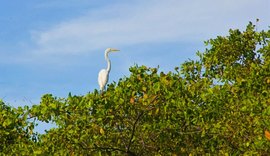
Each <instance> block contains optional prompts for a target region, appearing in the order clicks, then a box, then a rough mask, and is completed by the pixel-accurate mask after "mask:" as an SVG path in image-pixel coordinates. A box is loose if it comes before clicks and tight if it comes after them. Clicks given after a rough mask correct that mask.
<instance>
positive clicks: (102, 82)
mask: <svg viewBox="0 0 270 156" xmlns="http://www.w3.org/2000/svg"><path fill="white" fill-rule="evenodd" d="M116 51H119V50H118V49H114V48H107V49H106V50H105V60H106V61H107V69H102V70H100V72H99V73H98V84H99V89H100V90H101V91H103V90H104V88H105V86H106V84H107V82H108V79H109V73H110V70H111V61H110V59H109V57H108V54H109V52H116Z"/></svg>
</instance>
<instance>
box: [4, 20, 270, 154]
mask: <svg viewBox="0 0 270 156" xmlns="http://www.w3.org/2000/svg"><path fill="white" fill-rule="evenodd" d="M255 27H256V26H255V25H253V24H252V23H249V24H248V25H247V27H246V29H245V30H244V31H240V30H238V29H236V30H230V31H229V35H228V36H217V37H216V38H215V39H210V40H208V41H206V42H205V44H206V49H205V51H204V52H198V53H197V55H198V57H199V59H198V60H187V61H186V62H184V63H183V64H181V65H180V67H176V68H175V69H174V71H171V72H168V73H164V72H162V71H159V69H158V68H150V67H146V66H133V67H130V69H129V70H130V76H128V77H124V78H121V79H120V80H119V81H118V82H113V83H111V84H109V85H108V86H107V90H106V91H105V92H103V93H102V94H101V93H99V91H98V90H94V91H93V92H89V93H88V94H86V95H80V96H78V95H72V94H69V95H68V97H67V98H61V97H55V96H53V95H52V94H46V95H43V96H42V98H41V102H40V104H36V105H33V106H31V107H27V106H25V107H18V108H13V107H11V106H8V105H7V104H5V103H4V102H3V101H0V107H1V110H0V111H1V112H0V141H1V144H0V152H1V153H3V154H18V153H20V154H22V155H29V154H31V155H130V156H135V155H197V154H202V155H207V154H215V155H253V154H254V155H267V154H269V153H270V44H269V43H270V30H268V31H260V32H258V31H256V28H255ZM36 121H43V122H53V123H54V124H56V125H57V127H56V128H52V129H50V130H48V131H46V133H45V134H38V133H37V132H33V129H34V127H36V126H37V124H36Z"/></svg>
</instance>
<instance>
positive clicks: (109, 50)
mask: <svg viewBox="0 0 270 156" xmlns="http://www.w3.org/2000/svg"><path fill="white" fill-rule="evenodd" d="M116 51H120V50H118V49H115V48H107V49H106V50H105V52H106V53H109V52H116Z"/></svg>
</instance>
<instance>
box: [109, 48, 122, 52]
mask: <svg viewBox="0 0 270 156" xmlns="http://www.w3.org/2000/svg"><path fill="white" fill-rule="evenodd" d="M111 51H120V50H118V49H114V48H111Z"/></svg>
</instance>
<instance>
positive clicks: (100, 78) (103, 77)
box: [98, 69, 109, 90]
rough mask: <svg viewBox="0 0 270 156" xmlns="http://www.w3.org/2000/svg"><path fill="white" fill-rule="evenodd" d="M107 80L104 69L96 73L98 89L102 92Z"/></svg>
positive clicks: (107, 75)
mask: <svg viewBox="0 0 270 156" xmlns="http://www.w3.org/2000/svg"><path fill="white" fill-rule="evenodd" d="M108 79H109V72H108V71H107V70H106V69H101V70H100V72H99V73H98V84H99V89H100V90H104V87H105V85H106V84H107V82H108Z"/></svg>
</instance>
